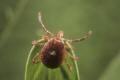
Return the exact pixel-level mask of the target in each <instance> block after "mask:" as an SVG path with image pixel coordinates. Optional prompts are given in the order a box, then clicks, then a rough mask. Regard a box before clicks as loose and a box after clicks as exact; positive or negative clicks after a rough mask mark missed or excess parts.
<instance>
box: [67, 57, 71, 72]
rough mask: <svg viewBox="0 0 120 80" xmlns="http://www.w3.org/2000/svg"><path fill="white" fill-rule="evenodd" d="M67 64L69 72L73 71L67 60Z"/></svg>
mask: <svg viewBox="0 0 120 80" xmlns="http://www.w3.org/2000/svg"><path fill="white" fill-rule="evenodd" d="M65 63H66V64H67V67H68V69H69V71H72V67H71V66H70V64H69V63H68V61H67V60H66V59H65Z"/></svg>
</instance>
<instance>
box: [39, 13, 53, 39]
mask: <svg viewBox="0 0 120 80" xmlns="http://www.w3.org/2000/svg"><path fill="white" fill-rule="evenodd" d="M38 20H39V23H40V25H41V26H42V28H43V30H44V31H45V32H46V33H47V34H48V35H50V36H51V37H54V35H53V34H52V33H51V32H49V31H48V30H47V29H46V27H45V26H44V24H43V23H42V19H41V14H40V12H39V13H38Z"/></svg>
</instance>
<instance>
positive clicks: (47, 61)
mask: <svg viewBox="0 0 120 80" xmlns="http://www.w3.org/2000/svg"><path fill="white" fill-rule="evenodd" d="M64 54H65V48H64V44H63V43H62V42H61V41H60V40H56V39H51V40H49V41H48V42H47V43H46V44H45V45H44V47H43V49H42V50H41V54H40V55H41V56H40V57H41V60H42V63H43V64H44V65H46V66H47V67H48V68H57V67H58V66H60V65H61V63H62V61H63V60H64Z"/></svg>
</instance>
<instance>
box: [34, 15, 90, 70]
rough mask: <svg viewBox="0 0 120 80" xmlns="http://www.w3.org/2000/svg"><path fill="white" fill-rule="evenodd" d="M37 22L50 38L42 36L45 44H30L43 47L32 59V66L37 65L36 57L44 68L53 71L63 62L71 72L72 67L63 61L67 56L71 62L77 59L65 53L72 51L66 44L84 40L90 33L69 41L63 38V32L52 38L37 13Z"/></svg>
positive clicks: (51, 34) (35, 42)
mask: <svg viewBox="0 0 120 80" xmlns="http://www.w3.org/2000/svg"><path fill="white" fill-rule="evenodd" d="M38 20H39V23H40V24H41V26H42V28H43V30H44V31H45V32H46V33H47V34H48V35H49V36H50V38H48V37H47V36H43V37H42V38H43V39H44V40H45V41H46V42H45V43H38V42H37V41H33V42H32V44H33V45H35V46H43V48H42V50H41V51H40V52H38V53H37V54H36V55H35V57H34V58H33V63H34V64H36V63H38V62H37V57H40V59H41V62H42V63H43V64H44V65H45V66H46V67H48V68H51V69H54V68H57V67H59V66H60V65H61V64H62V62H63V61H65V63H66V64H67V66H68V69H69V70H70V71H71V70H72V67H71V66H70V64H69V63H68V61H67V60H66V59H65V56H66V55H67V56H69V57H70V58H71V59H73V60H77V59H78V58H77V57H76V56H72V55H71V54H70V53H69V52H67V51H66V49H73V48H71V47H69V46H66V42H70V43H72V42H79V41H82V40H85V39H87V38H88V36H89V35H90V34H91V31H89V32H88V33H87V34H86V35H85V36H84V37H83V38H80V39H76V40H69V39H65V38H63V31H59V32H58V34H57V35H56V36H54V35H53V33H51V32H49V31H48V30H47V29H46V27H45V26H44V24H43V23H42V20H41V15H40V13H38Z"/></svg>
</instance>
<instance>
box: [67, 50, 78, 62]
mask: <svg viewBox="0 0 120 80" xmlns="http://www.w3.org/2000/svg"><path fill="white" fill-rule="evenodd" d="M66 54H67V55H68V56H69V57H70V58H71V59H73V60H78V57H77V56H72V55H71V54H70V53H68V52H66Z"/></svg>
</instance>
